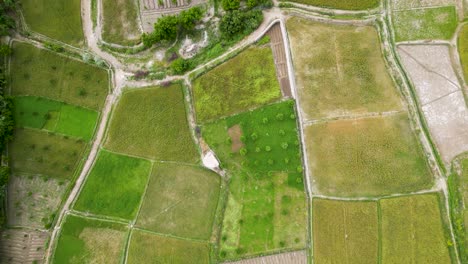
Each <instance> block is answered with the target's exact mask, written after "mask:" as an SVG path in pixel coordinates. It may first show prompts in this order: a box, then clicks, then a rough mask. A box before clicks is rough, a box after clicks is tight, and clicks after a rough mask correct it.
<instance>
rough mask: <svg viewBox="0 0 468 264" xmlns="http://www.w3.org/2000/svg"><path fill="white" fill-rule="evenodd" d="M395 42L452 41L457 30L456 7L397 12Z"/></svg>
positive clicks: (394, 17)
mask: <svg viewBox="0 0 468 264" xmlns="http://www.w3.org/2000/svg"><path fill="white" fill-rule="evenodd" d="M392 20H393V26H394V29H395V41H396V42H399V41H409V40H426V39H427V40H429V39H447V40H448V39H450V38H451V37H452V36H453V34H454V33H455V29H456V28H457V13H456V9H455V7H454V6H446V7H437V8H421V9H411V10H404V11H395V12H393V15H392Z"/></svg>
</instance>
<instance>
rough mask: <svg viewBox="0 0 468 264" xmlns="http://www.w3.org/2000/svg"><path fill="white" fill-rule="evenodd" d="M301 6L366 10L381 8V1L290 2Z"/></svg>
mask: <svg viewBox="0 0 468 264" xmlns="http://www.w3.org/2000/svg"><path fill="white" fill-rule="evenodd" d="M290 1H291V2H296V3H300V4H306V5H312V6H318V7H325V8H332V9H343V10H366V9H373V8H377V7H379V4H380V0H346V1H343V0H290Z"/></svg>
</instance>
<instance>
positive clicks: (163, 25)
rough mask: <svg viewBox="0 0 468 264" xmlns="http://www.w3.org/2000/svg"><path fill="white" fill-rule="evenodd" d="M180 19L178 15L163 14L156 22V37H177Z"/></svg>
mask: <svg viewBox="0 0 468 264" xmlns="http://www.w3.org/2000/svg"><path fill="white" fill-rule="evenodd" d="M178 25H179V19H178V18H177V16H163V17H161V18H160V19H158V21H157V22H156V23H155V24H154V32H153V34H154V35H155V38H156V39H158V41H160V40H174V39H176V38H177V29H178Z"/></svg>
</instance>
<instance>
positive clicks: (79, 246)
mask: <svg viewBox="0 0 468 264" xmlns="http://www.w3.org/2000/svg"><path fill="white" fill-rule="evenodd" d="M126 237H127V228H126V227H125V226H124V225H121V224H116V223H111V222H104V221H99V220H91V219H86V218H81V217H77V216H73V215H68V216H67V218H66V219H65V223H64V224H63V226H62V228H61V231H60V235H59V239H58V242H57V247H56V249H55V252H54V256H53V258H52V263H56V264H67V263H69V264H73V263H119V262H120V260H121V259H122V257H123V252H124V246H125V238H126Z"/></svg>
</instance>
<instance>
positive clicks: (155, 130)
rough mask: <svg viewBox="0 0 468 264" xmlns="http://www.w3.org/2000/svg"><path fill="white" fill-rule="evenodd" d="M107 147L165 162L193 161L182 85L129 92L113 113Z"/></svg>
mask: <svg viewBox="0 0 468 264" xmlns="http://www.w3.org/2000/svg"><path fill="white" fill-rule="evenodd" d="M105 145H106V147H107V148H109V149H111V150H114V151H116V152H121V153H128V154H131V155H136V156H142V157H146V158H151V159H156V160H164V161H182V162H196V161H197V160H198V153H197V150H196V148H195V144H194V142H193V139H192V136H191V134H190V131H189V125H188V122H187V116H186V113H185V105H184V95H183V93H182V87H181V85H179V84H174V85H171V86H169V87H165V88H149V89H140V90H135V91H128V92H126V93H124V94H123V96H122V98H121V99H120V101H119V103H118V105H117V108H116V109H115V111H114V114H113V116H112V120H111V124H110V128H109V133H108V135H107V139H106V143H105Z"/></svg>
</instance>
